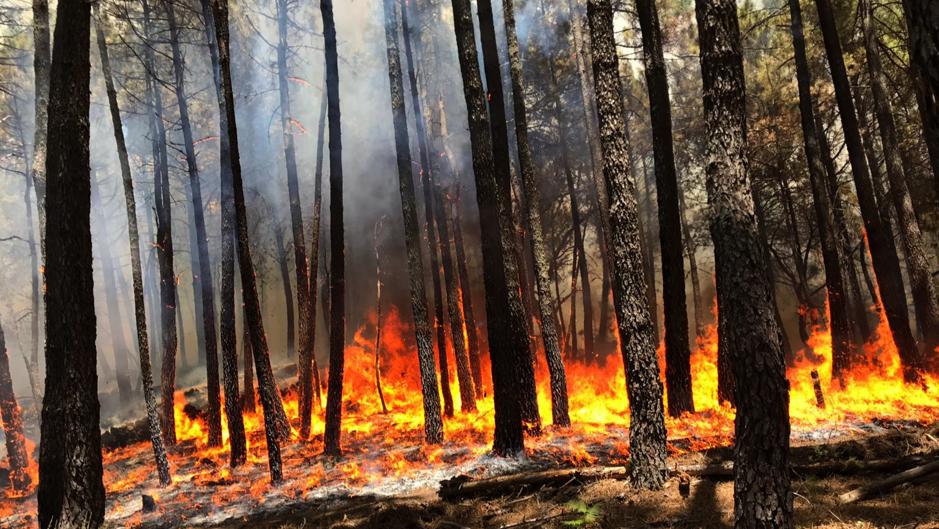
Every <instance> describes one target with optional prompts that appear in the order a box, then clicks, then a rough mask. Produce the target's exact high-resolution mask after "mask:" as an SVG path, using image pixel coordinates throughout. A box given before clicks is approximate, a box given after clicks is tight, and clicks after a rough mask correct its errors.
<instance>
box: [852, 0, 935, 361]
mask: <svg viewBox="0 0 939 529" xmlns="http://www.w3.org/2000/svg"><path fill="white" fill-rule="evenodd" d="M859 10H860V19H861V30H862V32H863V36H864V50H865V52H866V55H867V70H868V74H869V75H870V81H871V92H872V95H873V97H872V98H871V100H872V101H873V104H874V115H875V116H876V117H877V124H878V125H879V130H880V140H881V145H882V146H883V152H884V161H885V162H886V168H887V171H886V172H887V179H888V181H889V183H890V192H889V198H890V200H891V202H892V203H893V207H894V212H895V213H896V216H897V229H898V231H899V232H900V241H901V242H902V244H903V246H904V248H905V250H906V257H907V259H906V266H907V268H908V270H909V279H910V288H911V290H912V293H913V307H914V309H915V310H916V314H917V320H918V321H919V322H920V323H921V325H922V329H921V330H922V333H923V336H924V337H925V340H924V342H925V344H924V346H925V348H926V350H927V351H933V350H934V349H935V348H936V347H937V346H939V299H937V296H936V288H935V285H934V284H933V277H932V271H931V270H930V264H929V258H928V257H927V256H926V248H925V246H926V245H925V242H924V241H923V233H922V232H921V231H920V227H919V221H918V220H917V218H916V215H915V213H914V212H913V200H912V199H911V198H910V190H909V188H908V187H907V179H908V178H911V177H912V176H913V167H912V164H911V163H909V160H908V159H906V157H903V156H902V153H901V149H900V141H899V138H898V136H897V126H896V123H895V122H894V119H893V109H892V105H891V104H890V95H889V93H888V92H887V84H886V81H885V80H884V74H883V68H882V66H881V62H880V52H879V50H878V46H879V43H878V40H877V36H876V35H875V34H874V28H873V22H872V19H873V6H872V4H871V3H870V0H864V1H863V2H862V3H861V6H860V7H859ZM901 158H903V159H901ZM904 160H905V161H906V163H904Z"/></svg>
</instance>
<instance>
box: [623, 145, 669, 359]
mask: <svg viewBox="0 0 939 529" xmlns="http://www.w3.org/2000/svg"><path fill="white" fill-rule="evenodd" d="M626 132H627V133H628V132H629V129H628V128H627V129H626ZM626 141H629V137H628V136H627V137H626ZM640 160H642V186H643V189H644V191H645V192H644V193H643V195H644V196H643V197H642V201H641V202H640V201H639V187H638V186H636V192H635V196H636V202H637V206H636V207H637V210H638V211H639V219H638V223H639V236H640V239H639V248H640V250H641V251H642V273H643V275H644V276H645V279H646V302H647V303H648V304H649V317H650V318H651V319H652V332H653V335H654V337H655V343H656V344H659V343H661V342H662V336H661V334H660V332H659V296H658V293H657V292H656V288H655V286H656V285H655V283H656V281H655V237H654V236H653V235H652V228H651V227H648V229H647V226H646V223H645V222H643V219H644V218H652V187H653V186H652V179H651V178H649V167H648V165H647V164H646V157H645V156H640Z"/></svg>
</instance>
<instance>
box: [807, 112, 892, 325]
mask: <svg viewBox="0 0 939 529" xmlns="http://www.w3.org/2000/svg"><path fill="white" fill-rule="evenodd" d="M813 110H814V111H815V112H814V114H815V129H816V131H817V137H818V145H819V148H820V149H821V156H822V164H823V165H824V166H825V176H826V180H825V185H826V189H827V192H828V197H829V199H830V202H831V208H832V220H833V221H834V224H833V228H832V229H833V230H834V231H835V234H836V237H837V241H838V244H839V245H840V247H841V252H840V257H841V267H842V270H844V271H845V272H844V275H845V276H847V279H848V286H849V287H850V289H851V296H852V297H853V298H854V300H855V301H854V305H853V307H852V312H853V313H854V323H855V324H856V325H857V327H858V332H859V333H860V335H861V336H860V338H861V343H863V342H865V341H867V339H868V338H870V335H871V332H872V331H871V328H870V322H869V321H868V319H867V310H866V307H865V303H864V296H863V295H862V294H861V284H860V280H859V279H858V276H857V266H856V264H857V261H856V260H855V259H854V249H855V248H854V247H853V245H852V242H851V234H850V233H849V231H848V226H847V221H846V220H845V218H844V208H845V206H844V204H843V200H842V198H841V192H840V191H839V189H838V171H837V170H836V169H835V163H834V161H833V159H832V156H831V146H830V145H829V144H828V136H827V135H826V134H825V129H824V127H823V125H822V121H821V116H819V114H818V111H817V108H816V107H813ZM857 248H858V254H860V255H861V256H863V255H864V253H865V252H867V248H866V247H865V245H864V241H863V240H862V241H861V242H860V243H859V245H858V247H857ZM871 294H873V295H874V296H873V298H872V302H873V304H875V305H876V304H877V303H878V299H877V296H876V292H874V291H873V290H871Z"/></svg>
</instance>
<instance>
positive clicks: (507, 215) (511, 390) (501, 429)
mask: <svg viewBox="0 0 939 529" xmlns="http://www.w3.org/2000/svg"><path fill="white" fill-rule="evenodd" d="M486 4H488V2H486ZM452 7H453V20H454V32H455V34H456V42H457V55H458V57H459V60H460V72H461V74H462V77H463V96H464V99H465V101H466V109H467V120H468V125H469V131H470V142H471V146H472V159H473V173H474V175H475V178H476V203H477V205H478V207H479V219H480V222H479V224H480V232H481V239H482V254H483V284H484V285H485V290H486V316H487V318H486V320H487V321H486V329H487V332H488V335H489V356H490V358H491V363H492V384H493V400H494V405H495V434H494V436H493V451H494V452H495V453H497V454H500V455H515V454H518V453H520V452H522V451H523V450H524V437H523V426H522V422H523V410H522V408H523V406H522V400H527V398H525V396H524V395H522V391H520V388H521V387H522V386H523V384H524V383H525V378H524V377H525V376H526V373H525V372H524V370H523V367H525V366H524V364H525V363H526V361H527V360H529V359H530V355H531V350H530V349H529V337H528V333H527V326H526V322H525V319H526V316H525V314H524V310H523V308H522V303H521V299H520V297H519V295H518V288H517V277H518V275H517V273H515V276H514V278H515V279H516V281H515V282H514V283H513V279H512V277H511V276H510V274H511V272H512V271H514V268H513V269H512V270H510V266H509V259H511V248H512V244H513V242H512V241H513V233H512V230H513V222H512V216H511V211H510V210H509V209H508V207H509V206H510V205H509V201H508V196H506V195H505V193H504V191H503V189H504V188H506V187H508V186H507V185H505V186H503V185H502V184H501V183H500V181H501V182H502V183H506V184H507V183H508V181H509V168H508V158H507V156H506V157H505V158H504V159H503V158H499V159H498V165H497V163H496V162H497V160H496V158H495V157H494V155H493V141H494V137H493V130H491V128H490V116H489V113H488V112H487V105H486V95H485V93H484V91H483V85H482V78H481V75H480V71H479V59H478V55H477V51H476V38H475V35H474V32H473V18H472V7H471V5H470V2H469V0H452ZM483 7H484V6H482V5H480V9H481V10H483ZM491 8H492V6H491V5H488V9H487V11H488V16H489V17H490V19H491V15H492V9H491ZM481 25H482V26H485V25H487V24H481ZM492 33H493V34H490V35H489V37H493V38H492V42H491V44H492V45H494V43H495V42H494V40H495V39H494V31H493V32H492ZM487 65H489V67H490V68H493V70H495V71H497V70H498V62H495V63H493V61H492V60H490V61H487ZM487 78H488V80H489V85H488V87H489V89H490V93H491V90H492V89H493V88H494V85H495V84H497V83H499V84H501V76H500V75H498V74H496V75H493V76H488V75H487ZM500 104H501V98H500ZM497 106H498V105H495V104H493V105H492V109H493V111H494V112H498V108H497ZM496 117H497V116H493V117H492V119H493V120H495V119H496ZM502 118H503V121H502V123H501V128H502V130H506V124H505V121H504V110H503V112H502ZM499 127H500V125H498V124H497V125H495V126H494V127H493V128H499ZM501 139H502V141H503V142H505V141H507V138H506V137H505V136H503V137H502V138H501ZM505 151H507V144H506V148H505ZM510 285H511V286H510ZM513 286H514V288H513ZM510 293H512V294H514V295H512V294H510ZM531 367H532V366H531V363H530V361H529V362H528V368H529V369H531ZM531 378H532V380H531V385H532V386H533V385H534V380H533V373H532V374H531Z"/></svg>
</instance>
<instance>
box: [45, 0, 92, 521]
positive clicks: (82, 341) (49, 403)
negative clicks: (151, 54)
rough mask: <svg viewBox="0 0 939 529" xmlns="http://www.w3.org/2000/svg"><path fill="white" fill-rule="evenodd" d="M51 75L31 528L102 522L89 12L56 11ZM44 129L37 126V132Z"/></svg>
mask: <svg viewBox="0 0 939 529" xmlns="http://www.w3.org/2000/svg"><path fill="white" fill-rule="evenodd" d="M56 19H57V20H59V21H66V20H67V21H68V23H59V24H57V25H56V29H55V45H54V48H53V51H52V64H51V66H50V71H49V79H50V84H49V120H48V128H47V130H48V153H47V154H48V156H47V157H46V160H45V174H46V182H47V187H46V202H45V205H46V220H47V222H46V230H45V231H46V294H45V302H46V303H45V305H46V318H45V320H46V383H45V387H46V394H45V398H44V399H43V402H42V422H41V423H40V435H41V441H40V444H39V491H38V500H39V501H38V503H39V527H40V528H41V529H49V528H58V527H82V528H96V527H98V526H100V525H101V523H102V522H103V521H104V483H103V481H102V473H103V469H102V459H101V430H100V426H99V422H100V417H99V415H100V412H99V403H98V374H97V371H96V369H97V362H96V353H97V351H96V348H95V339H96V335H97V330H96V323H95V295H94V278H93V277H92V276H93V274H92V242H91V172H90V168H89V139H90V121H89V107H90V91H89V82H90V70H91V63H90V57H89V55H90V53H89V42H90V40H91V34H90V33H91V4H90V3H88V2H83V1H81V0H62V1H60V2H59V4H58V9H57V12H56ZM40 126H42V124H40Z"/></svg>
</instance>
